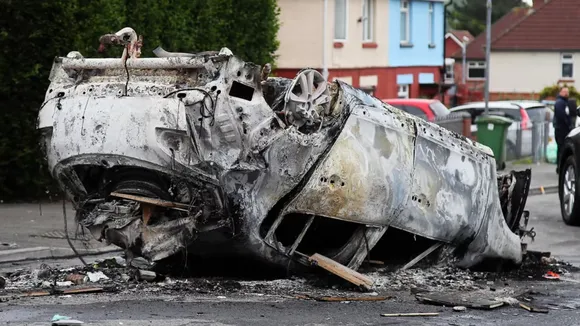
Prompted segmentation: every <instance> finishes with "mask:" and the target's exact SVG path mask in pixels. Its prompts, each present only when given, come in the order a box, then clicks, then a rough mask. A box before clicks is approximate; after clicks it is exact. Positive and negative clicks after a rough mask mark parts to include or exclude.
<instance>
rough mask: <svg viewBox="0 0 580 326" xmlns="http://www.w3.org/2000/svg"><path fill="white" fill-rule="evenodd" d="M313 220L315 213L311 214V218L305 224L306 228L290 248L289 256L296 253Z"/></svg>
mask: <svg viewBox="0 0 580 326" xmlns="http://www.w3.org/2000/svg"><path fill="white" fill-rule="evenodd" d="M313 221H314V215H310V218H309V219H308V221H307V222H306V224H305V225H304V228H302V231H301V232H300V234H299V235H298V237H297V238H296V241H294V243H293V244H292V247H290V250H288V256H292V255H293V254H294V251H296V248H298V245H300V242H302V239H303V238H304V236H305V235H306V232H307V231H308V229H309V228H310V226H311V225H312V222H313Z"/></svg>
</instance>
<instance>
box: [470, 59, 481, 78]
mask: <svg viewBox="0 0 580 326" xmlns="http://www.w3.org/2000/svg"><path fill="white" fill-rule="evenodd" d="M467 78H469V79H485V61H472V62H469V63H468V64H467Z"/></svg>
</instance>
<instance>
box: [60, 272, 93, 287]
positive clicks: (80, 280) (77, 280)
mask: <svg viewBox="0 0 580 326" xmlns="http://www.w3.org/2000/svg"><path fill="white" fill-rule="evenodd" d="M65 280H67V281H70V282H73V283H74V284H76V285H81V284H84V283H86V282H87V281H88V280H89V277H87V276H86V275H81V274H69V275H67V277H66V278H65Z"/></svg>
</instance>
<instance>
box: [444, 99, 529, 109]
mask: <svg viewBox="0 0 580 326" xmlns="http://www.w3.org/2000/svg"><path fill="white" fill-rule="evenodd" d="M489 107H490V108H492V107H493V109H496V110H497V109H508V110H509V109H514V110H516V109H519V108H520V107H519V106H518V105H517V104H515V103H513V102H508V101H490V102H489ZM483 108H485V102H471V103H467V104H463V105H459V106H456V107H453V108H451V109H450V110H451V111H456V110H461V109H483Z"/></svg>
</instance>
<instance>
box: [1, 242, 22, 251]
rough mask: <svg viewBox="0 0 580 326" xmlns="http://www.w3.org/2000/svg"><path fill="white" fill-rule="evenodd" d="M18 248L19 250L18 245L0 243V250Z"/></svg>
mask: <svg viewBox="0 0 580 326" xmlns="http://www.w3.org/2000/svg"><path fill="white" fill-rule="evenodd" d="M16 248H18V245H17V244H16V243H8V242H2V243H0V250H5V249H16Z"/></svg>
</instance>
